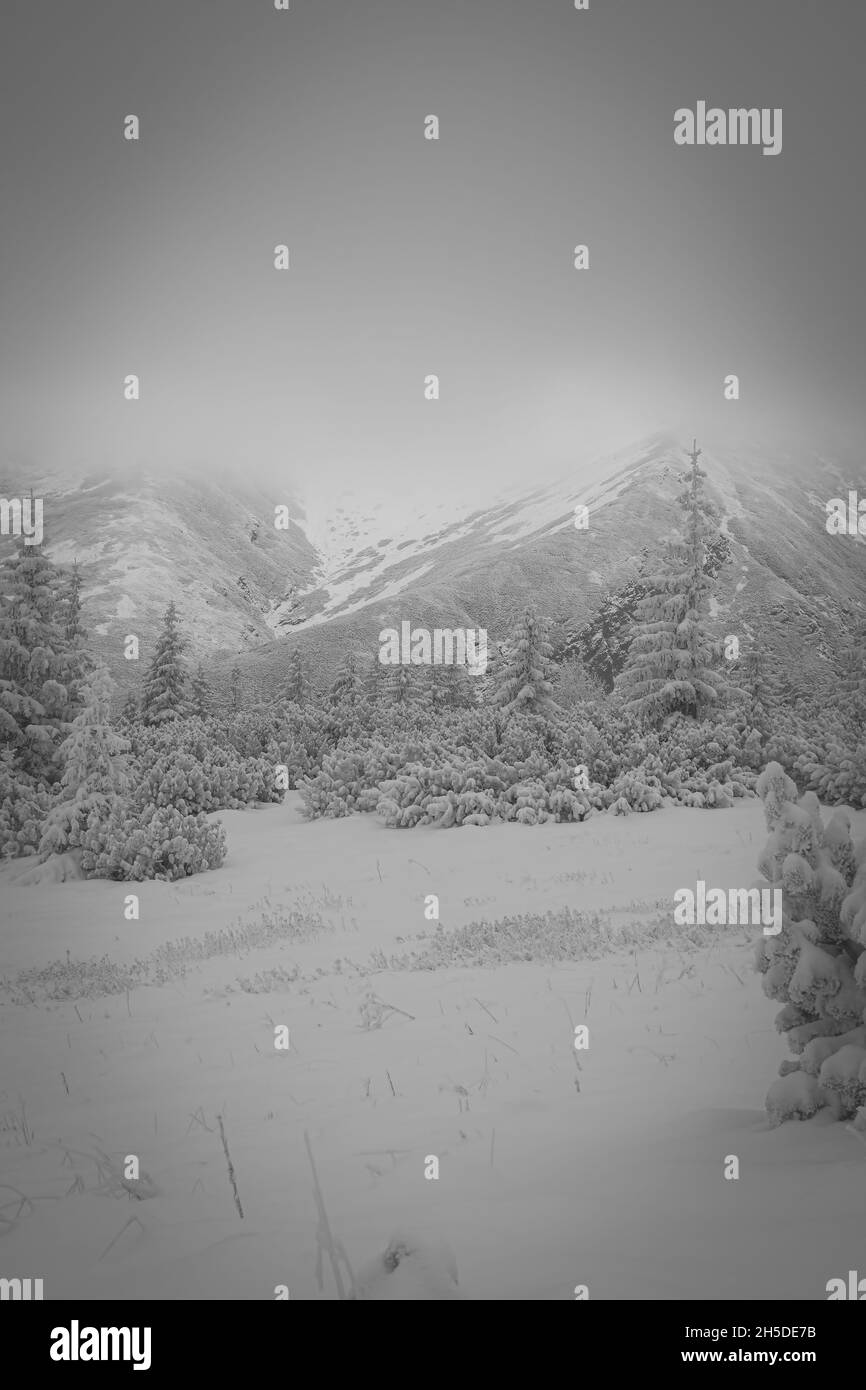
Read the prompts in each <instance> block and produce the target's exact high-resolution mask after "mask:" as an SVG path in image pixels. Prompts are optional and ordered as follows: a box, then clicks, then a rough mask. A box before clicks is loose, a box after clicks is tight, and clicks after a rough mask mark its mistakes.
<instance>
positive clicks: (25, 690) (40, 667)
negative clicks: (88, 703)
mask: <svg viewBox="0 0 866 1390" xmlns="http://www.w3.org/2000/svg"><path fill="white" fill-rule="evenodd" d="M0 592H2V599H0V745H3V746H5V747H6V748H7V749H9V751H10V752H11V753H12V757H13V763H14V766H15V767H16V768H17V769H19V770H20V771H21V772H22V773H23V774H24V775H25V776H26V777H34V778H37V779H39V780H44V781H46V782H54V781H56V780H57V778H58V777H59V766H58V764H57V762H56V760H55V752H56V749H57V747H58V745H59V744H60V743H61V742H62V740H63V739H64V738H65V737H66V734H67V733H68V732H69V727H70V724H71V721H72V719H73V718H74V716H75V714H76V712H77V706H76V704H75V701H74V684H75V680H76V676H77V674H78V671H79V668H78V665H77V661H76V657H75V654H74V652H73V649H72V645H71V643H70V641H69V639H68V638H67V635H66V630H65V626H64V580H63V574H62V572H61V571H60V570H59V569H58V568H57V566H56V565H55V564H54V562H53V561H52V560H51V559H50V557H49V556H48V555H47V554H46V553H45V550H44V547H43V546H30V545H24V544H22V545H21V546H19V548H18V549H17V550H16V551H14V552H13V554H12V555H10V556H9V557H7V559H6V560H5V561H4V563H3V565H2V569H0Z"/></svg>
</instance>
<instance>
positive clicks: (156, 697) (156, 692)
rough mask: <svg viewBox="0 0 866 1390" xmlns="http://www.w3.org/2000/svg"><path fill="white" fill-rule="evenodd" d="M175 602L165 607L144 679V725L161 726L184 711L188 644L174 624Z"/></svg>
mask: <svg viewBox="0 0 866 1390" xmlns="http://www.w3.org/2000/svg"><path fill="white" fill-rule="evenodd" d="M177 622H178V620H177V609H176V608H175V605H174V599H172V601H171V603H170V604H169V605H168V608H167V609H166V613H165V619H164V621H163V629H162V632H161V634H160V637H159V641H158V642H157V644H156V651H155V653H154V656H153V660H152V661H151V663H150V668H149V670H148V672H147V675H146V676H145V679H144V690H143V692H142V699H141V713H142V718H143V720H144V722H145V724H164V723H166V722H167V721H168V720H170V719H177V718H178V716H179V715H182V714H184V713H185V712H186V701H185V698H184V687H185V685H186V670H185V667H184V663H183V654H184V652H185V651H186V647H187V641H186V638H185V637H182V636H181V634H180V632H179V630H178V625H177Z"/></svg>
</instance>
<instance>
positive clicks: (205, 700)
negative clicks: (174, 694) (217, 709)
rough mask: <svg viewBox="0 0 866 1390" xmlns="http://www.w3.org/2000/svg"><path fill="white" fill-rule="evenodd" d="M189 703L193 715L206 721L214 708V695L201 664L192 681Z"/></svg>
mask: <svg viewBox="0 0 866 1390" xmlns="http://www.w3.org/2000/svg"><path fill="white" fill-rule="evenodd" d="M189 703H190V711H191V713H192V714H195V715H197V716H198V718H199V719H206V718H207V716H208V715H209V714H210V712H211V709H212V708H213V695H212V693H211V688H210V686H209V685H208V683H207V680H206V679H205V674H204V668H203V666H202V664H201V662H199V664H198V666H197V667H196V671H195V675H194V676H193V678H192V680H191V681H190V686H189Z"/></svg>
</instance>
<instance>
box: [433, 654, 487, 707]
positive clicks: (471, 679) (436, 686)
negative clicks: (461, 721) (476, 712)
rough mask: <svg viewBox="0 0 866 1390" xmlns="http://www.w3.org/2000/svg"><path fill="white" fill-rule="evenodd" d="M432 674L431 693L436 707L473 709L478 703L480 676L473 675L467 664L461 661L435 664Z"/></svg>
mask: <svg viewBox="0 0 866 1390" xmlns="http://www.w3.org/2000/svg"><path fill="white" fill-rule="evenodd" d="M430 676H431V687H430V693H431V699H432V705H433V708H434V709H436V710H452V709H471V708H472V707H473V705H475V704H476V702H477V701H476V693H475V691H476V683H477V681H478V677H477V676H471V675H470V674H469V671H468V670H467V668H466V667H465V666H463V665H460V664H459V663H453V664H451V665H445V664H443V665H441V666H433V667H432V668H431V672H430Z"/></svg>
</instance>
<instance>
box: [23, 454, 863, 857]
mask: <svg viewBox="0 0 866 1390" xmlns="http://www.w3.org/2000/svg"><path fill="white" fill-rule="evenodd" d="M698 454H699V451H695V452H694V453H693V455H692V457H691V465H690V468H689V469H688V470H687V471H686V473H685V474H684V475H683V489H682V491H681V493H680V495H679V497H678V499H677V502H678V508H679V513H680V515H679V520H678V524H677V528H676V530H675V531H674V533H673V534H672V536H671V538H670V539H669V541H668V542H667V543H666V545H665V546H664V548H663V550H662V553H661V554H660V555H659V556H658V557H657V559H656V563H655V568H654V571H652V572H650V573H648V574H647V577H646V579H645V581H644V582H643V584H642V595H641V597H640V598H639V599H637V600H636V602H635V605H634V613H633V621H632V624H631V627H630V629H629V641H628V643H627V645H626V648H625V652H624V656H623V661H622V667H621V669H620V670H619V671H618V672H617V674H616V676H615V679H614V681H613V689H612V690H610V691H606V690H605V689H604V686H603V684H602V682H600V681H599V680H598V679H596V678H595V676H593V674H592V673H591V672H590V671H588V670H587V669H586V667H585V665H584V664H583V662H582V661H581V660H580V659H579V658H577V657H574V656H571V657H570V659H568V660H567V661H565V662H563V663H557V662H556V660H555V659H554V653H553V647H552V644H551V640H550V622H549V620H548V619H547V618H545V616H544V615H543V614H542V613H541V612H540V611H539V609H538V607H537V605H534V604H533V605H530V606H529V607H527V608H526V609H525V610H524V611H523V612H522V613H520V614H519V615H518V616H517V618H516V620H515V623H514V627H513V630H512V631H511V632H510V633H507V634H503V635H502V636H501V638H500V640H498V641H496V642H495V643H494V644H493V646H494V653H493V657H492V661H491V666H490V669H489V670H488V671H487V672H486V674H484V675H479V674H477V673H475V674H470V673H469V672H468V670H467V668H466V667H465V666H462V665H439V666H426V667H425V666H416V665H395V666H383V665H382V664H380V663H379V662H378V661H377V660H376V656H375V654H372V655H371V654H370V653H364V652H355V651H348V652H347V653H346V654H345V656H344V658H343V661H342V665H341V666H340V668H339V670H338V672H337V675H336V678H335V679H334V681H333V683H332V685H331V686H330V688H329V689H325V690H317V689H314V687H313V681H312V679H311V675H310V673H309V671H308V670H307V666H306V662H305V659H304V656H303V653H302V651H301V650H300V648H299V647H298V646H294V647H292V648H289V649H287V653H286V664H285V674H284V679H283V684H282V689H280V690H277V691H275V692H274V693H273V694H272V696H271V698H270V699H263V698H255V699H254V698H251V697H250V694H249V692H248V691H245V689H244V686H243V677H242V674H241V672H240V670H239V668H238V667H237V666H234V667H233V669H232V671H231V676H230V698H229V701H228V708H225V705H224V706H223V708H222V710H220V711H218V710H217V701H216V700H215V698H214V695H213V692H212V691H211V689H210V687H209V683H208V680H207V677H206V674H205V671H204V669H203V667H202V665H201V663H200V662H199V663H197V664H196V665H195V666H193V665H192V663H191V662H190V660H189V646H188V642H187V639H186V638H185V636H184V633H183V624H182V619H181V616H180V615H179V613H178V610H177V607H176V605H175V603H174V602H171V603H170V604H169V606H168V609H167V611H166V613H165V617H164V622H163V627H162V631H161V632H160V634H159V636H158V638H157V640H156V643H155V645H154V648H153V651H152V653H151V654H150V657H149V660H147V661H146V662H145V663H143V664H144V670H143V676H142V678H141V680H140V683H139V684H138V686H137V687H133V688H132V689H130V690H129V691H128V692H127V694H126V697H125V699H119V698H118V697H117V693H116V692H115V691H114V689H113V686H112V682H111V679H110V677H109V675H108V673H107V671H106V670H105V669H101V668H99V667H97V666H95V665H94V662H93V660H92V659H91V657H90V656H89V655H88V650H87V640H86V632H85V629H84V624H83V620H82V605H81V587H82V581H81V576H80V574H79V572H78V570H77V568H74V569H73V570H72V571H71V572H67V571H65V570H63V569H61V568H60V567H59V566H57V565H55V564H54V563H53V562H52V560H51V558H50V555H49V553H48V547H47V546H45V545H42V546H35V545H23V544H21V545H20V546H19V547H18V549H17V550H16V551H15V552H14V553H13V554H12V555H11V556H9V558H7V560H6V561H5V563H4V565H3V567H2V588H3V601H2V607H0V738H2V754H0V757H2V764H0V840H2V852H3V855H4V856H5V857H17V856H24V855H28V856H29V855H35V856H36V857H37V859H38V861H39V863H40V864H47V866H48V867H47V869H46V870H45V872H48V873H53V874H57V875H59V876H61V877H63V876H66V875H68V874H73V875H74V874H84V875H92V876H105V877H112V878H131V879H135V878H147V877H165V878H176V877H181V876H184V875H187V874H190V873H196V872H199V871H201V870H204V869H208V868H213V867H215V866H216V865H218V864H219V863H220V862H221V861H222V858H223V855H224V853H225V842H224V834H223V832H222V829H221V827H220V826H219V825H218V824H215V823H212V822H210V821H208V820H207V819H206V817H207V814H208V813H210V812H212V811H215V810H219V809H222V808H225V807H237V806H242V805H248V804H257V803H261V802H265V801H272V800H280V799H281V798H282V797H283V795H284V792H285V789H286V787H288V788H297V789H298V790H299V791H300V793H301V797H302V801H303V807H304V813H305V815H307V816H308V817H316V816H323V815H324V816H345V815H348V814H350V813H352V812H372V813H375V814H377V815H379V816H380V817H381V818H382V819H383V820H384V822H385V823H386V824H387V825H390V826H394V827H401V828H406V827H411V826H413V825H418V824H433V825H439V826H442V827H449V826H460V825H486V824H489V823H491V822H492V821H494V820H506V821H508V820H516V821H519V822H521V823H522V824H530V825H534V824H539V823H542V822H544V821H546V820H555V821H582V820H585V819H586V818H587V817H589V816H591V815H593V814H598V813H600V812H608V813H611V814H628V813H629V812H633V811H650V810H655V809H659V808H662V807H664V805H665V804H666V802H669V801H674V802H679V803H681V804H685V805H688V806H693V807H698V808H714V807H715V808H720V807H725V806H729V805H731V804H732V802H733V800H734V798H736V797H742V796H750V795H754V794H755V790H756V786H757V782H758V778H759V776H760V774H761V771H762V769H763V768H764V767H765V766H766V765H767V764H768V763H770V762H773V761H775V762H777V763H778V764H779V765H780V766H781V767H782V768H783V769H784V771H785V774H786V775H787V776H788V777H789V778H791V779H792V781H793V784H794V785H795V787H796V788H797V789H798V790H799V791H806V790H809V789H811V790H813V791H814V792H815V793H817V794H818V795H819V796H820V797H821V799H822V800H823V801H825V802H830V803H836V802H846V803H848V804H850V805H854V806H859V805H866V744H864V741H863V726H864V714H866V675H864V659H863V644H862V642H861V643H859V644H858V643H857V642H856V641H855V642H854V643H852V648H851V651H850V653H848V656H849V657H850V660H849V661H848V664H847V668H846V672H845V678H844V680H843V682H842V685H843V690H842V697H841V699H840V702H839V706H838V709H837V710H836V711H835V712H833V713H832V715H831V714H829V713H828V712H826V711H824V713H823V715H822V718H821V721H820V724H818V723H816V721H815V720H814V719H813V718H812V717H811V716H812V714H813V711H811V710H810V709H808V708H804V707H800V708H798V707H797V706H796V705H795V704H793V703H792V702H790V701H788V700H786V699H785V692H784V689H780V687H779V682H778V681H774V680H773V679H771V678H770V676H769V674H768V673H767V672H766V671H765V669H764V663H763V660H762V655H761V652H760V650H758V649H755V648H751V647H749V646H748V644H744V645H745V650H743V651H742V652H741V653H740V654H739V656H738V658H737V659H736V660H734V661H731V660H729V659H728V658H727V657H726V655H725V652H724V650H723V643H722V636H721V634H720V633H719V632H718V631H716V630H715V629H714V627H713V623H712V620H711V618H710V607H711V605H710V600H711V597H712V589H713V582H714V575H715V574H717V572H718V558H717V557H718V550H717V546H716V542H717V540H718V537H719V532H718V528H717V526H716V524H715V521H714V517H713V512H712V508H711V506H710V505H709V504H708V502H707V501H706V498H705V494H704V487H703V480H704V473H703V470H702V469H701V468H700V467H699V464H698ZM672 519H673V520H676V518H672ZM283 768H285V769H286V771H285V773H282V774H280V772H279V771H278V770H279V769H283ZM577 769H581V770H583V769H585V771H582V772H581V775H580V776H577V775H576V770H577Z"/></svg>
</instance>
